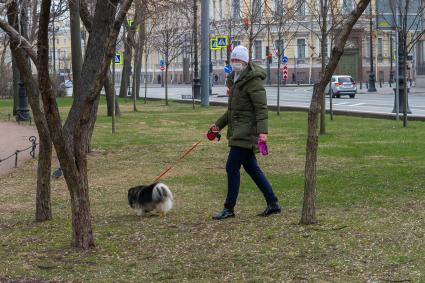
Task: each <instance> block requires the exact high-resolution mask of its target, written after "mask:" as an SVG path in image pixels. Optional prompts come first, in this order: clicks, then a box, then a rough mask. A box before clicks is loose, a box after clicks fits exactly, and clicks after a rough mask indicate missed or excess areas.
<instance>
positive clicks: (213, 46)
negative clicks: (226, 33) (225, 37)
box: [210, 38, 221, 50]
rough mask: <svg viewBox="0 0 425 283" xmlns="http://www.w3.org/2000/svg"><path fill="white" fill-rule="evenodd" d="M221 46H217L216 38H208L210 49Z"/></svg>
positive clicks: (217, 48)
mask: <svg viewBox="0 0 425 283" xmlns="http://www.w3.org/2000/svg"><path fill="white" fill-rule="evenodd" d="M220 48H221V47H219V46H217V39H216V38H210V49H211V50H219V49H220Z"/></svg>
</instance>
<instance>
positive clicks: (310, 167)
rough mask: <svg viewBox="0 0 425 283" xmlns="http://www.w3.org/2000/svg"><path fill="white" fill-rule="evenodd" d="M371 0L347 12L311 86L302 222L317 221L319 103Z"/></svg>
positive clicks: (359, 3) (311, 222)
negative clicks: (325, 63) (322, 69)
mask: <svg viewBox="0 0 425 283" xmlns="http://www.w3.org/2000/svg"><path fill="white" fill-rule="evenodd" d="M369 3H370V0H359V1H358V3H357V5H356V7H355V8H354V9H353V10H352V11H351V13H350V14H349V15H347V17H346V19H345V20H344V22H343V23H342V24H341V27H340V29H339V33H338V36H337V37H336V39H335V42H334V46H333V48H332V53H331V56H330V59H329V62H328V64H327V65H326V68H325V70H324V71H323V75H322V77H321V79H320V82H319V83H316V84H315V85H314V88H313V97H312V99H311V103H310V109H309V112H308V135H307V145H306V162H305V176H304V202H303V209H302V215H301V220H300V223H301V224H314V223H317V219H316V163H317V149H318V146H319V136H318V133H317V126H318V117H319V113H320V108H321V106H320V102H321V100H322V96H323V95H324V90H325V87H326V85H327V84H328V83H329V82H330V80H331V77H332V74H333V73H334V71H335V69H336V67H337V65H338V62H339V60H340V59H341V56H342V54H343V53H344V46H345V43H346V41H347V39H348V36H349V35H350V33H351V30H352V29H353V26H354V25H355V24H356V22H357V20H358V19H359V17H360V16H361V15H362V13H363V11H364V10H365V9H366V7H367V6H368V4H369Z"/></svg>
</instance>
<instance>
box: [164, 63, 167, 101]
mask: <svg viewBox="0 0 425 283" xmlns="http://www.w3.org/2000/svg"><path fill="white" fill-rule="evenodd" d="M165 62H168V61H165ZM165 66H166V67H165V79H164V81H165V105H167V106H168V63H165Z"/></svg>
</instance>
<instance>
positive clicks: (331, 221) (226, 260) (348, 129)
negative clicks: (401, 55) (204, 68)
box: [0, 98, 425, 282]
mask: <svg viewBox="0 0 425 283" xmlns="http://www.w3.org/2000/svg"><path fill="white" fill-rule="evenodd" d="M59 104H60V106H61V107H62V108H61V109H62V111H63V112H64V113H66V111H67V109H68V108H69V106H70V104H71V100H70V99H69V98H62V99H60V101H59ZM10 105H11V102H10V101H9V100H0V120H6V119H7V114H8V113H10V107H11V106H10ZM121 109H122V112H123V115H122V116H121V117H119V118H118V119H117V133H116V134H115V135H112V134H111V126H110V124H111V119H110V118H108V117H106V114H105V113H106V105H105V101H104V100H102V102H101V105H100V108H99V115H98V119H97V124H96V128H95V132H94V137H93V153H91V154H90V157H89V175H90V198H91V210H92V216H93V228H94V234H95V240H96V244H97V247H96V249H94V250H93V251H90V252H79V251H76V250H73V249H72V248H70V237H71V227H70V205H69V194H68V191H67V188H66V185H65V182H64V179H63V178H61V179H59V180H53V181H52V206H53V216H54V220H52V221H49V222H45V223H37V222H35V221H34V215H35V204H34V202H35V182H36V165H37V164H36V161H35V160H32V161H29V162H27V163H26V164H25V165H24V166H22V167H21V168H19V169H18V170H16V171H15V172H14V173H12V174H10V175H8V176H5V177H1V178H0V192H1V193H0V281H1V282H3V281H8V280H11V281H14V282H15V281H16V280H17V281H20V280H21V281H25V282H30V281H31V282H32V280H34V281H37V280H39V281H55V282H56V281H76V282H83V281H84V282H425V259H424V254H425V239H424V237H425V197H424V194H425V178H424V175H425V174H424V173H425V124H424V123H423V122H410V123H409V127H408V128H407V129H403V128H402V125H401V122H400V123H398V122H396V121H389V120H375V119H361V118H352V117H342V116H336V119H335V121H333V122H328V127H327V130H328V134H326V135H325V136H323V137H321V138H320V148H319V159H318V167H317V168H318V183H317V214H318V219H319V224H317V225H312V226H301V225H298V221H299V219H300V216H301V206H302V198H303V178H304V155H305V142H306V126H307V120H306V118H307V117H306V115H307V114H306V113H293V112H291V113H289V112H281V115H280V116H277V115H276V114H275V113H272V112H270V113H269V116H270V119H269V127H270V133H269V151H270V154H269V156H267V157H263V156H258V160H259V163H260V164H261V166H262V168H263V170H264V171H265V173H266V175H267V176H268V178H269V180H270V181H271V183H272V185H273V188H274V190H275V192H276V193H277V195H278V197H279V199H280V201H281V203H282V205H283V208H284V210H283V213H282V214H280V215H274V216H271V217H269V218H258V217H256V216H255V214H256V213H258V212H260V211H261V210H262V209H264V207H265V202H264V200H263V197H262V195H261V194H260V192H259V190H257V188H256V187H255V185H254V183H253V182H252V181H251V180H250V179H249V176H247V174H246V173H244V172H243V173H242V182H241V190H240V195H239V199H238V204H237V207H236V217H235V218H233V219H229V220H226V221H221V222H220V221H218V222H217V221H213V220H212V219H211V216H212V214H213V213H214V212H216V211H218V210H220V209H221V208H222V205H223V201H224V198H225V195H226V175H225V161H226V157H227V151H228V147H227V141H226V139H225V138H223V139H222V141H220V142H210V141H208V140H207V139H206V138H204V136H205V133H206V130H207V127H208V125H210V124H211V123H212V122H214V121H215V119H216V118H217V117H218V116H219V115H221V113H223V112H224V111H225V108H223V107H209V108H201V107H196V109H195V110H193V109H192V106H191V105H188V104H179V103H173V102H171V104H170V106H168V107H167V106H165V105H164V102H162V101H156V102H152V101H149V102H148V103H147V104H143V102H142V101H141V102H139V105H138V110H139V112H137V113H134V112H132V104H131V102H130V101H126V102H121ZM1 134H5V133H1ZM224 136H225V135H223V137H224ZM200 139H203V142H202V143H201V144H200V145H199V146H198V147H197V148H196V149H195V150H194V151H193V152H192V153H191V154H190V155H189V156H188V157H187V158H186V159H184V160H183V161H182V162H180V163H178V164H177V165H176V166H175V167H174V168H173V169H172V170H171V171H170V172H169V174H167V175H166V176H165V178H164V179H163V181H164V182H165V183H166V184H168V185H169V186H170V188H171V189H172V191H173V193H174V197H175V203H174V208H173V210H172V211H171V212H170V213H169V214H168V215H167V217H166V218H164V219H162V218H160V217H149V218H140V217H138V216H136V214H135V213H134V212H133V211H132V210H131V209H130V208H129V207H128V205H127V190H128V188H130V187H131V186H134V185H137V184H146V183H149V182H151V181H152V180H153V179H154V178H155V177H156V176H157V175H158V174H159V173H160V172H161V171H162V170H163V169H164V168H165V167H166V166H167V165H169V164H171V163H173V162H174V161H175V160H176V159H178V157H179V156H180V154H181V153H182V152H183V151H184V150H185V149H187V148H188V147H190V146H191V145H192V144H193V143H195V142H196V141H198V140H200ZM57 164H58V162H57V160H56V159H55V160H54V167H55V168H56V167H57V166H58V165H57Z"/></svg>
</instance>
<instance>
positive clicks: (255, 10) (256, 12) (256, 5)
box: [252, 0, 262, 19]
mask: <svg viewBox="0 0 425 283" xmlns="http://www.w3.org/2000/svg"><path fill="white" fill-rule="evenodd" d="M261 2H262V0H252V16H253V18H256V19H259V18H260V17H261V12H262V9H261V8H262V7H261Z"/></svg>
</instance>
